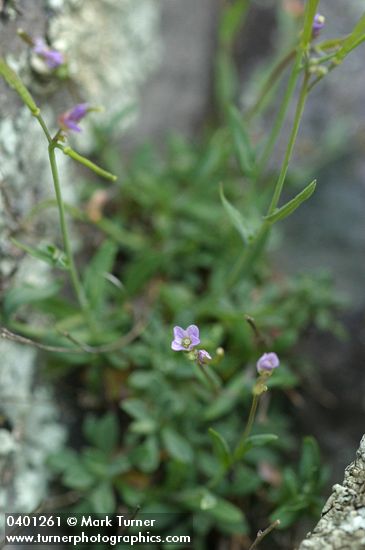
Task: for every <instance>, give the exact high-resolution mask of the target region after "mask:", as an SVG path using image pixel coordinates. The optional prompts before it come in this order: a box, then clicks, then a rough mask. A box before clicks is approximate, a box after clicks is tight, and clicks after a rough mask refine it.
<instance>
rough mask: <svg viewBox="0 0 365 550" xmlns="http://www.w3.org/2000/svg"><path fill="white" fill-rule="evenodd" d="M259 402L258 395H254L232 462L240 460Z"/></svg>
mask: <svg viewBox="0 0 365 550" xmlns="http://www.w3.org/2000/svg"><path fill="white" fill-rule="evenodd" d="M259 401H260V396H259V395H254V396H253V398H252V403H251V409H250V414H249V416H248V420H247V424H246V428H245V431H244V432H243V434H242V436H241V439H240V440H239V442H238V445H237V447H236V449H235V451H234V453H233V460H234V461H236V460H238V459H239V458H240V454H241V452H242V451H243V449H244V446H245V443H246V439H247V438H248V436H249V435H250V433H251V430H252V426H253V423H254V421H255V416H256V411H257V405H258V404H259Z"/></svg>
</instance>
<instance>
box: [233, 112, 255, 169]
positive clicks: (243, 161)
mask: <svg viewBox="0 0 365 550" xmlns="http://www.w3.org/2000/svg"><path fill="white" fill-rule="evenodd" d="M228 121H229V130H230V132H231V135H232V139H233V144H234V148H235V153H236V157H237V161H238V164H239V166H240V168H241V170H242V172H243V174H244V175H246V176H252V175H253V173H254V171H255V155H254V152H253V148H252V146H251V141H250V138H249V135H248V132H247V130H246V128H245V125H244V122H243V118H242V115H241V113H240V112H239V111H238V109H236V108H235V107H233V106H231V107H230V108H229V110H228Z"/></svg>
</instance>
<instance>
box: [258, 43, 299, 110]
mask: <svg viewBox="0 0 365 550" xmlns="http://www.w3.org/2000/svg"><path fill="white" fill-rule="evenodd" d="M295 53H296V52H295V50H291V51H290V52H289V53H288V54H287V55H286V56H285V57H284V58H283V59H282V60H281V61H279V63H278V64H277V65H275V67H274V69H273V70H272V71H271V73H270V74H269V76H268V78H267V80H266V81H265V84H264V86H263V87H262V90H261V92H260V94H259V96H258V98H257V100H256V101H255V103H254V104H253V105H252V107H251V108H250V109H249V110H248V113H247V117H248V119H251V118H252V117H253V116H254V115H256V114H257V113H258V112H259V111H260V109H261V106H262V104H263V102H264V100H265V98H266V96H267V95H268V93H269V92H270V91H271V90H272V88H273V86H274V85H275V84H276V82H277V81H278V80H279V78H280V76H281V75H282V74H283V72H284V71H285V69H286V68H287V67H288V65H289V63H290V62H291V61H292V60H293V59H294V58H295Z"/></svg>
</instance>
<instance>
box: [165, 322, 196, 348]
mask: <svg viewBox="0 0 365 550" xmlns="http://www.w3.org/2000/svg"><path fill="white" fill-rule="evenodd" d="M198 344H200V338H199V329H198V327H197V326H196V325H189V326H188V328H187V329H186V330H184V329H183V328H181V327H174V339H173V341H172V342H171V349H173V350H174V351H191V350H192V349H193V348H194V347H195V346H197V345H198Z"/></svg>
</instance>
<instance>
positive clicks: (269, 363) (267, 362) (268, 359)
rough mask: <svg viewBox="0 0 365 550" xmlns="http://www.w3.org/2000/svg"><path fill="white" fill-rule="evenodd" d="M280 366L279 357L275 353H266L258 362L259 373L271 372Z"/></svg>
mask: <svg viewBox="0 0 365 550" xmlns="http://www.w3.org/2000/svg"><path fill="white" fill-rule="evenodd" d="M279 365H280V361H279V357H278V356H277V355H276V353H274V352H273V351H272V352H270V353H264V355H262V356H261V357H260V359H259V360H258V361H257V365H256V367H257V372H258V373H259V374H260V373H262V372H271V371H272V370H273V369H276V368H277V367H278V366H279Z"/></svg>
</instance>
